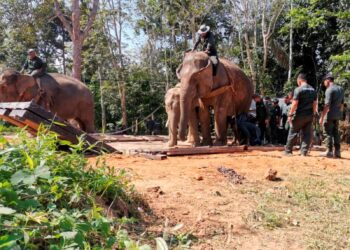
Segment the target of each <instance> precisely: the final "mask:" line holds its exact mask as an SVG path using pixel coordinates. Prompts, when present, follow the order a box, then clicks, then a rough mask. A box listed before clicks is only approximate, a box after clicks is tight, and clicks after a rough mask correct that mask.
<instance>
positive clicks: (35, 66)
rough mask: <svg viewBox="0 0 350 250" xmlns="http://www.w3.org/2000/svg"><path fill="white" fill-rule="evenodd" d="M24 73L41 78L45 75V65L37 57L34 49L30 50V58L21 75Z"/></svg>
mask: <svg viewBox="0 0 350 250" xmlns="http://www.w3.org/2000/svg"><path fill="white" fill-rule="evenodd" d="M24 72H26V73H28V74H30V75H31V76H33V77H40V76H42V75H43V74H44V73H45V63H44V62H43V60H41V59H40V58H39V57H38V56H37V55H36V52H35V50H34V49H30V50H28V58H27V60H26V62H25V63H24V65H23V67H22V70H21V73H24Z"/></svg>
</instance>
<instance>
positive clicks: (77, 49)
mask: <svg viewBox="0 0 350 250" xmlns="http://www.w3.org/2000/svg"><path fill="white" fill-rule="evenodd" d="M82 48H83V44H82V41H73V71H72V76H73V77H74V78H76V79H78V80H81V63H82V57H81V51H82Z"/></svg>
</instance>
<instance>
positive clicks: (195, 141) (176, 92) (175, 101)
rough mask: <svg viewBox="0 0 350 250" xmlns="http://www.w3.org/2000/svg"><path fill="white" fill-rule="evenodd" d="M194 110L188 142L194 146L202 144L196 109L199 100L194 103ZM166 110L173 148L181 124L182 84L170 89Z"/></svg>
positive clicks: (166, 97)
mask: <svg viewBox="0 0 350 250" xmlns="http://www.w3.org/2000/svg"><path fill="white" fill-rule="evenodd" d="M192 106H193V109H192V110H191V115H190V121H189V131H188V136H187V141H188V142H189V143H191V145H193V146H198V145H199V144H200V139H199V134H198V122H199V121H198V118H197V113H196V110H195V108H197V107H199V102H198V98H197V99H196V98H195V99H194V101H193V104H192ZM165 110H166V112H167V115H168V121H167V127H168V131H169V142H168V146H169V147H173V146H175V145H177V137H178V126H179V122H180V84H177V85H176V86H175V87H174V88H170V89H169V90H168V91H167V92H166V94H165Z"/></svg>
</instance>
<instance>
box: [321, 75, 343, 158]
mask: <svg viewBox="0 0 350 250" xmlns="http://www.w3.org/2000/svg"><path fill="white" fill-rule="evenodd" d="M323 84H324V86H325V87H326V88H327V89H326V94H325V106H324V108H323V112H322V114H321V118H320V121H319V122H320V125H321V126H322V125H323V127H324V136H325V138H326V140H325V142H326V146H327V151H326V152H325V153H324V154H321V155H322V156H326V157H333V156H334V157H335V158H341V155H340V136H339V120H340V119H342V109H343V104H344V90H343V88H342V87H340V86H338V85H336V84H335V83H334V77H333V75H332V74H327V75H326V76H325V77H324V78H323ZM333 145H334V153H333Z"/></svg>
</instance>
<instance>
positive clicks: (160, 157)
mask: <svg viewBox="0 0 350 250" xmlns="http://www.w3.org/2000/svg"><path fill="white" fill-rule="evenodd" d="M138 155H139V156H142V157H145V158H147V159H150V160H165V159H167V155H165V154H148V153H141V154H138Z"/></svg>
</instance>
